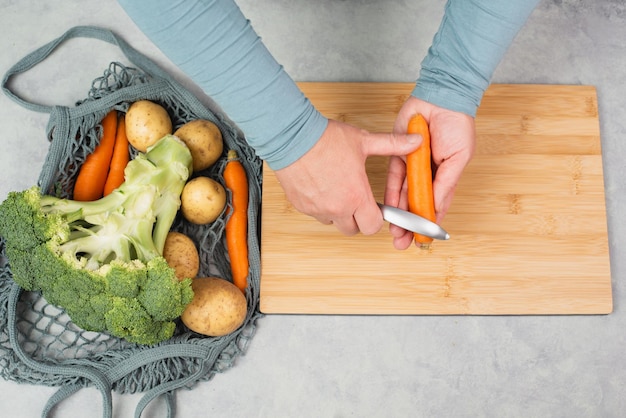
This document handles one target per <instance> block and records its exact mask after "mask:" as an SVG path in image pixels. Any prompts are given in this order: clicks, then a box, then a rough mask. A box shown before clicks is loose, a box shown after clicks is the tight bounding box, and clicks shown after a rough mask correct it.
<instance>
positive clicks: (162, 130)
mask: <svg viewBox="0 0 626 418" xmlns="http://www.w3.org/2000/svg"><path fill="white" fill-rule="evenodd" d="M171 133H172V120H171V119H170V116H169V115H168V113H167V111H166V110H165V108H164V107H163V106H161V105H159V104H157V103H154V102H151V101H149V100H139V101H136V102H134V103H133V104H131V105H130V107H129V108H128V112H126V137H127V138H128V142H129V143H130V145H132V146H133V147H134V148H135V149H136V150H137V151H141V152H146V151H147V150H148V148H149V147H150V146H151V145H154V143H155V142H157V141H158V140H159V139H161V138H163V137H164V136H165V135H167V134H171Z"/></svg>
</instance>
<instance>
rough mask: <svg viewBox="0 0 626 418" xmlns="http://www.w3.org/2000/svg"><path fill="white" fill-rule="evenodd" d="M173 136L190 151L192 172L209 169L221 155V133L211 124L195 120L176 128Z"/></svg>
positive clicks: (222, 143)
mask: <svg viewBox="0 0 626 418" xmlns="http://www.w3.org/2000/svg"><path fill="white" fill-rule="evenodd" d="M174 135H176V136H177V137H179V138H180V139H181V140H182V141H183V142H184V143H185V144H187V147H188V148H189V151H191V157H192V158H193V171H194V172H198V171H201V170H204V169H206V168H209V167H210V166H211V165H213V164H214V163H215V162H216V161H217V160H218V159H219V158H220V156H221V155H222V151H223V150H224V141H223V139H222V132H221V131H220V129H219V128H218V127H217V125H215V124H214V123H213V122H211V121H208V120H204V119H196V120H192V121H190V122H187V123H185V124H184V125H183V126H181V127H180V128H178V129H177V130H176V132H174Z"/></svg>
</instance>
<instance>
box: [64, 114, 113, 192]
mask: <svg viewBox="0 0 626 418" xmlns="http://www.w3.org/2000/svg"><path fill="white" fill-rule="evenodd" d="M116 131H117V111H116V110H112V111H110V112H109V113H107V115H106V116H105V117H104V119H102V137H101V138H100V143H99V144H98V145H97V146H96V148H95V149H94V150H93V152H92V153H91V154H89V155H88V156H87V158H86V159H85V162H84V163H83V165H82V166H81V167H80V171H79V172H78V177H76V183H75V184H74V200H78V201H82V202H85V201H91V200H98V199H100V198H101V197H102V196H103V193H104V184H105V183H106V180H107V176H108V174H109V165H110V164H111V157H112V156H113V147H114V145H115V133H116Z"/></svg>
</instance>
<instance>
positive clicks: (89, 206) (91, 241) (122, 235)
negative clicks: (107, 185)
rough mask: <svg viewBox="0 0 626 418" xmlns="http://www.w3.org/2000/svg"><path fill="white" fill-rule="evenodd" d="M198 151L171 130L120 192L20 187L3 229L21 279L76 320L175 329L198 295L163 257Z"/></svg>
mask: <svg viewBox="0 0 626 418" xmlns="http://www.w3.org/2000/svg"><path fill="white" fill-rule="evenodd" d="M191 170H192V164H191V153H190V152H189V149H188V148H187V146H186V145H185V144H184V143H183V142H182V141H180V140H179V139H178V138H176V137H175V136H173V135H167V136H165V137H163V138H162V139H161V140H160V141H158V142H157V143H156V144H155V145H154V146H152V147H151V148H149V149H148V151H147V152H146V153H140V154H138V155H137V156H136V157H135V158H134V159H133V160H132V161H130V162H129V163H128V165H127V167H126V170H125V172H124V174H125V181H124V183H123V184H122V185H121V186H120V187H119V188H118V189H116V190H115V191H113V192H112V193H111V194H109V195H107V196H105V197H103V198H101V199H99V200H96V201H93V202H78V201H74V200H70V199H60V198H57V197H54V196H49V195H41V191H40V189H39V188H38V187H37V186H33V187H31V188H29V189H27V190H24V191H21V192H11V193H9V195H8V196H7V198H6V200H5V201H4V202H3V203H2V204H1V205H0V236H2V237H4V238H5V240H6V248H5V250H6V254H7V257H8V259H9V265H10V268H11V272H12V275H13V280H14V281H15V282H16V283H17V284H19V285H20V286H21V287H22V288H24V289H26V290H31V291H41V292H42V294H43V296H44V297H45V298H46V300H48V302H50V303H52V304H55V305H58V306H61V307H62V308H64V309H65V310H66V312H67V313H68V315H69V316H70V318H71V319H72V321H73V322H74V323H75V324H76V325H78V326H79V327H81V328H83V329H86V330H89V331H99V332H102V331H104V332H109V333H111V334H112V335H115V336H117V337H121V338H125V339H127V340H129V341H131V342H135V343H139V344H155V343H157V342H160V341H163V340H165V339H167V338H169V337H171V336H172V334H173V332H174V329H175V323H174V320H175V319H176V318H178V317H179V316H180V315H181V314H182V312H183V310H184V309H185V307H186V306H187V305H188V304H189V302H191V299H192V298H193V290H192V288H191V279H187V280H183V281H180V280H178V279H177V278H176V275H175V274H174V269H173V268H171V267H170V266H169V265H168V264H167V262H166V261H165V259H164V258H163V256H162V253H163V246H164V245H165V238H166V237H167V234H168V232H169V230H170V228H171V226H172V224H173V222H174V220H175V218H176V214H177V212H178V209H179V207H180V194H181V192H182V189H183V187H184V185H185V182H186V181H187V179H188V177H189V175H190V174H191Z"/></svg>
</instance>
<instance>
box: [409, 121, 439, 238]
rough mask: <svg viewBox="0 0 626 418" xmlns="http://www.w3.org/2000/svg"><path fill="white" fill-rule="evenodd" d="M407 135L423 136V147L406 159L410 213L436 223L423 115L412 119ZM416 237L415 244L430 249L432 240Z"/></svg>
mask: <svg viewBox="0 0 626 418" xmlns="http://www.w3.org/2000/svg"><path fill="white" fill-rule="evenodd" d="M407 133H409V134H420V135H421V136H422V145H420V147H419V148H418V149H417V150H415V151H413V152H412V153H410V154H409V155H407V157H406V172H407V188H408V200H409V211H410V212H413V213H415V214H417V215H419V216H421V217H423V218H426V219H428V220H431V221H433V222H435V220H436V215H435V201H434V198H433V174H432V167H431V152H430V132H429V130H428V123H427V122H426V120H425V119H424V117H423V116H422V115H421V114H417V115H415V116H413V117H412V118H411V120H410V121H409V125H408V129H407ZM414 237H415V243H416V244H420V247H421V248H429V247H430V243H431V242H432V241H433V239H432V238H430V237H426V236H423V235H420V234H417V233H416V234H414Z"/></svg>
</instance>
